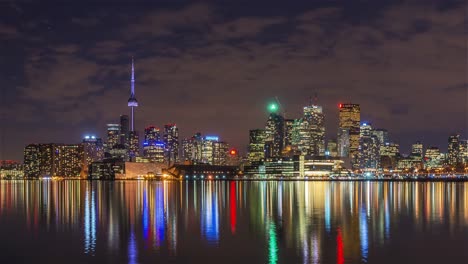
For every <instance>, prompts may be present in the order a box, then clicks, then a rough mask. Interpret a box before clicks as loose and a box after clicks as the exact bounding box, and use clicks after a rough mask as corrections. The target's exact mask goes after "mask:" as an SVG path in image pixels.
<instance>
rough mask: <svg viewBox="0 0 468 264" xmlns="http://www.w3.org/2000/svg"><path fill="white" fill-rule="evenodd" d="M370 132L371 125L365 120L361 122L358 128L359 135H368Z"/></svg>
mask: <svg viewBox="0 0 468 264" xmlns="http://www.w3.org/2000/svg"><path fill="white" fill-rule="evenodd" d="M372 134H373V133H372V125H371V124H370V123H367V122H364V123H362V124H361V126H360V128H359V137H360V138H362V137H370V136H371V135H372Z"/></svg>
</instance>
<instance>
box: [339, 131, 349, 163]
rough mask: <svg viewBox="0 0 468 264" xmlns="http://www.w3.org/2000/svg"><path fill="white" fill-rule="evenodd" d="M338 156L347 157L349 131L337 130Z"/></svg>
mask: <svg viewBox="0 0 468 264" xmlns="http://www.w3.org/2000/svg"><path fill="white" fill-rule="evenodd" d="M337 141H338V142H337V144H338V156H340V157H349V129H348V128H338V139H337Z"/></svg>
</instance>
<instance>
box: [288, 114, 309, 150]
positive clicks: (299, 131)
mask: <svg viewBox="0 0 468 264" xmlns="http://www.w3.org/2000/svg"><path fill="white" fill-rule="evenodd" d="M309 127H310V125H309V120H307V119H305V118H300V119H297V120H295V122H294V128H293V134H292V143H293V146H294V147H295V148H296V149H297V150H298V151H299V153H301V154H302V155H307V154H309V153H311V152H312V150H311V142H312V135H311V133H310V129H309Z"/></svg>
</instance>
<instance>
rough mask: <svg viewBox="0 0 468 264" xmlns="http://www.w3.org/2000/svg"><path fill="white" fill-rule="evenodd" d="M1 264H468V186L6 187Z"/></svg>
mask: <svg viewBox="0 0 468 264" xmlns="http://www.w3.org/2000/svg"><path fill="white" fill-rule="evenodd" d="M0 237H1V239H0V253H1V254H0V262H1V263H205V264H211V263H243V264H246V263H426V264H427V263H438V264H439V263H468V250H467V248H468V183H464V182H366V181H359V182H357V181H356V182H352V181H349V182H339V181H337V182H304V181H301V182H294V181H285V182H281V181H268V182H261V181H249V182H242V181H238V182H236V181H181V182H178V181H164V182H163V181H114V182H112V181H93V182H90V181H79V180H77V181H71V180H70V181H50V180H42V181H40V180H35V181H34V180H31V181H0Z"/></svg>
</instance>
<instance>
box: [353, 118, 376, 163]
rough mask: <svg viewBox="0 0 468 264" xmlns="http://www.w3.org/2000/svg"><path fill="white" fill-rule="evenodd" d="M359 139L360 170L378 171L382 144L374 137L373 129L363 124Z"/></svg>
mask: <svg viewBox="0 0 468 264" xmlns="http://www.w3.org/2000/svg"><path fill="white" fill-rule="evenodd" d="M360 133H361V136H360V138H359V153H358V158H359V168H361V169H365V170H366V169H372V170H377V169H378V168H379V166H380V142H379V139H378V138H377V137H376V136H374V135H372V127H371V126H370V125H369V124H367V123H363V124H362V126H361V130H360Z"/></svg>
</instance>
